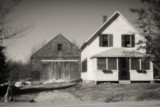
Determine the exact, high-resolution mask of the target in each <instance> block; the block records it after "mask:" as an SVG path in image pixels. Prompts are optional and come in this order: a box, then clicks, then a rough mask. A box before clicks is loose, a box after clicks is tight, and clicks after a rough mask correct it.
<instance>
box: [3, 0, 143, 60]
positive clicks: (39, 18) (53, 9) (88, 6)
mask: <svg viewBox="0 0 160 107" xmlns="http://www.w3.org/2000/svg"><path fill="white" fill-rule="evenodd" d="M139 7H142V4H141V3H140V0H25V1H23V2H21V3H20V4H19V5H18V6H17V7H16V8H15V11H14V12H13V13H12V16H13V17H14V18H15V19H18V22H16V26H21V25H24V24H28V25H29V24H31V23H32V24H34V27H33V28H31V30H29V32H28V33H26V35H25V36H23V37H21V38H18V39H14V40H12V41H6V42H5V44H6V46H7V56H8V57H9V59H13V60H22V61H25V60H26V58H27V57H28V56H29V55H30V53H31V50H32V48H33V47H34V46H35V45H37V44H40V43H41V42H44V41H45V42H48V41H50V40H51V39H52V38H54V37H55V36H56V35H58V34H59V33H61V34H62V35H64V36H65V37H66V38H68V39H69V40H70V41H71V42H72V41H76V42H77V43H78V44H79V45H80V46H81V45H82V44H83V42H84V41H86V40H87V39H88V38H89V37H90V36H91V35H92V34H93V33H94V32H95V31H96V30H97V29H98V28H99V27H100V26H101V25H102V23H103V22H102V16H103V15H107V17H108V18H109V17H110V16H111V15H112V14H113V13H114V12H116V11H119V12H120V13H121V14H122V15H123V16H124V17H125V18H126V19H127V20H128V21H130V22H131V23H132V24H133V25H134V26H136V25H135V24H134V21H135V20H136V17H137V16H136V15H135V14H134V13H131V12H130V10H129V9H130V8H139Z"/></svg>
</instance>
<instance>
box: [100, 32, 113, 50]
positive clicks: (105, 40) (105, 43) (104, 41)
mask: <svg viewBox="0 0 160 107" xmlns="http://www.w3.org/2000/svg"><path fill="white" fill-rule="evenodd" d="M99 40H100V41H99V45H100V47H112V46H113V35H111V34H108V35H100V37H99Z"/></svg>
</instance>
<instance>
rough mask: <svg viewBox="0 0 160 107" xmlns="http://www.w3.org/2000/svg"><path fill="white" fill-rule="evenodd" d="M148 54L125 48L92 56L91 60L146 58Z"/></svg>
mask: <svg viewBox="0 0 160 107" xmlns="http://www.w3.org/2000/svg"><path fill="white" fill-rule="evenodd" d="M148 56H150V55H149V54H145V53H140V52H138V51H137V50H133V49H126V48H112V49H109V50H107V51H104V52H101V53H98V54H96V55H93V56H92V58H100V57H148Z"/></svg>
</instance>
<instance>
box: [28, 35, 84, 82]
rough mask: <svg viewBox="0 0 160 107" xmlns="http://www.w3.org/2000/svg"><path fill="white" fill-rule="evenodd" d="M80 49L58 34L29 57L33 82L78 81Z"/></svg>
mask: <svg viewBox="0 0 160 107" xmlns="http://www.w3.org/2000/svg"><path fill="white" fill-rule="evenodd" d="M80 62H81V61H80V49H79V48H78V47H77V46H75V45H74V44H72V43H71V42H70V41H69V40H68V39H66V38H65V37H64V36H63V35H61V34H59V35H57V36H56V37H55V38H53V39H52V40H51V41H50V42H48V43H47V44H46V45H45V46H43V47H42V48H41V49H40V50H38V51H37V52H36V53H35V54H33V55H32V56H31V63H32V78H33V81H48V80H55V81H56V80H62V81H65V82H68V81H76V80H79V79H80V77H81V76H80V73H81V72H80V71H81V70H80V68H81V67H80Z"/></svg>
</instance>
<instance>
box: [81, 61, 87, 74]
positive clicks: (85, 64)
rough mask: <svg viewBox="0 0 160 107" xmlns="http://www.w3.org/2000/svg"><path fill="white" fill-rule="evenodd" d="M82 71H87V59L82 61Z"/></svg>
mask: <svg viewBox="0 0 160 107" xmlns="http://www.w3.org/2000/svg"><path fill="white" fill-rule="evenodd" d="M82 72H87V60H85V61H83V62H82Z"/></svg>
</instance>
